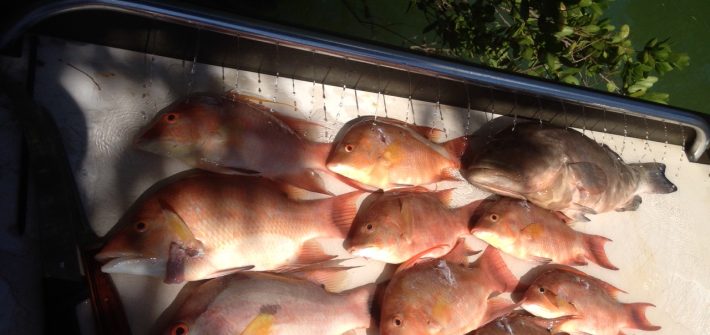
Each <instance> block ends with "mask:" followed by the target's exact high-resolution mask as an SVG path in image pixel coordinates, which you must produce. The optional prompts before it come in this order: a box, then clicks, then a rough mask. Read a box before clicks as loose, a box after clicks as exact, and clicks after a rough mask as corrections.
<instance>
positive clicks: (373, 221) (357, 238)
mask: <svg viewBox="0 0 710 335" xmlns="http://www.w3.org/2000/svg"><path fill="white" fill-rule="evenodd" d="M381 194H382V193H381V192H379V193H374V194H373V195H371V196H370V197H373V198H376V200H372V198H370V199H366V200H365V201H363V205H361V210H360V211H358V215H356V217H355V219H354V221H353V225H352V226H351V228H350V232H349V233H348V237H347V239H346V240H345V243H344V247H345V249H346V250H348V251H349V252H350V253H351V254H353V255H355V256H359V257H365V258H371V259H375V260H378V261H382V262H387V263H393V264H396V263H402V262H404V261H406V260H407V259H409V257H411V256H412V254H413V253H412V250H410V249H411V247H410V244H411V243H412V240H413V236H412V235H413V234H415V233H416V232H415V231H414V229H413V220H414V219H415V218H414V216H413V215H412V212H411V210H410V209H409V208H408V205H407V201H406V199H404V198H403V197H399V196H395V197H390V196H387V195H385V196H380V195H381Z"/></svg>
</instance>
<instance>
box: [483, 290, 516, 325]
mask: <svg viewBox="0 0 710 335" xmlns="http://www.w3.org/2000/svg"><path fill="white" fill-rule="evenodd" d="M519 305H520V304H516V303H513V302H512V301H510V300H508V299H503V298H500V297H493V298H490V299H488V301H487V302H486V314H484V315H483V319H482V320H481V325H484V324H486V323H488V322H491V321H493V320H495V319H497V318H499V317H501V316H504V315H507V314H509V313H510V312H512V311H513V310H514V309H516V308H518V306H519Z"/></svg>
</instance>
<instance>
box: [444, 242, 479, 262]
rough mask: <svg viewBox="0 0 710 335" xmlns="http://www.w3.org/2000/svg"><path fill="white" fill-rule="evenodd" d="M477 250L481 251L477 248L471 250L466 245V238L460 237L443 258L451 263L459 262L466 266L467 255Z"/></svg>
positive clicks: (473, 253) (471, 254)
mask: <svg viewBox="0 0 710 335" xmlns="http://www.w3.org/2000/svg"><path fill="white" fill-rule="evenodd" d="M479 252H481V251H480V250H478V251H474V250H471V249H470V248H469V247H468V246H467V245H466V238H464V237H460V238H459V239H458V240H457V241H456V245H455V246H454V248H453V249H451V251H449V253H448V254H446V255H445V256H444V257H443V258H444V259H446V260H447V261H449V262H451V263H455V264H460V265H463V266H468V265H469V261H468V256H473V255H475V254H477V253H479Z"/></svg>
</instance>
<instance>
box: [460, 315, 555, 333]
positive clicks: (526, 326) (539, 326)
mask: <svg viewBox="0 0 710 335" xmlns="http://www.w3.org/2000/svg"><path fill="white" fill-rule="evenodd" d="M552 324H554V322H553V321H549V320H545V319H541V318H538V317H535V316H532V315H530V314H527V313H525V312H519V311H515V312H512V313H510V314H508V315H506V316H503V317H500V318H498V319H495V320H493V321H491V322H489V323H488V324H487V325H485V326H483V327H481V328H478V329H477V330H476V331H474V332H473V333H471V334H470V335H518V334H519V335H550V331H549V330H548V327H549V326H551V325H552Z"/></svg>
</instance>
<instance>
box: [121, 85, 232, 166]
mask: <svg viewBox="0 0 710 335" xmlns="http://www.w3.org/2000/svg"><path fill="white" fill-rule="evenodd" d="M224 103H225V102H224V99H222V98H220V97H218V96H215V95H209V94H202V93H195V94H192V95H190V96H188V97H187V98H184V99H181V100H178V101H176V102H174V103H173V104H171V105H169V106H167V107H165V108H164V109H163V110H161V111H160V112H159V113H158V114H157V115H156V116H155V118H153V120H152V121H151V122H150V123H149V124H148V126H147V127H146V128H145V129H143V130H142V131H141V133H140V134H139V135H138V137H136V139H135V141H134V145H135V146H136V147H137V148H139V149H141V150H144V151H147V152H152V153H155V154H159V155H163V156H167V157H173V158H177V159H189V158H192V156H195V155H199V154H201V153H200V149H201V144H202V143H203V142H204V141H205V140H207V139H209V138H210V137H211V136H221V134H222V131H221V129H222V127H224V112H223V110H224Z"/></svg>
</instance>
